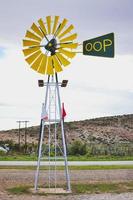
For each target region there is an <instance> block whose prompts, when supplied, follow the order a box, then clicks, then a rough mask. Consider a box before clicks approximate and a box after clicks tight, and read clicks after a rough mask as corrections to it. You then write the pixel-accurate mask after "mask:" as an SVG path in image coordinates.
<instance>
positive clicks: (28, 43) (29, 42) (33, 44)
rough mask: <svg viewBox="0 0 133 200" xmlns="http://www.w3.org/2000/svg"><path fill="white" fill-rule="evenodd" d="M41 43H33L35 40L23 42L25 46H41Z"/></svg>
mask: <svg viewBox="0 0 133 200" xmlns="http://www.w3.org/2000/svg"><path fill="white" fill-rule="evenodd" d="M39 45H40V42H37V41H33V40H23V46H24V47H26V46H39Z"/></svg>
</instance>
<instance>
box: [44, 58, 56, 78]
mask: <svg viewBox="0 0 133 200" xmlns="http://www.w3.org/2000/svg"><path fill="white" fill-rule="evenodd" d="M46 73H47V74H48V75H53V74H54V69H53V62H52V56H49V57H48V64H47V71H46Z"/></svg>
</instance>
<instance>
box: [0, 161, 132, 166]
mask: <svg viewBox="0 0 133 200" xmlns="http://www.w3.org/2000/svg"><path fill="white" fill-rule="evenodd" d="M36 165H37V162H36V161H0V166H36ZM48 165H49V162H48V161H42V162H41V166H48ZM50 165H51V166H52V165H55V162H54V161H51V162H50ZM56 165H57V166H63V165H64V162H63V161H57V162H56ZM68 165H69V166H92V165H96V166H98V165H99V166H103V165H106V166H109V165H133V161H69V162H68Z"/></svg>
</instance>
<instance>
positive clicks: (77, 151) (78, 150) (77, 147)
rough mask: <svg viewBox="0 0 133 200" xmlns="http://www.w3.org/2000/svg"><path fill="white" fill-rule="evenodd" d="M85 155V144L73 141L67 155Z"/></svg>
mask: <svg viewBox="0 0 133 200" xmlns="http://www.w3.org/2000/svg"><path fill="white" fill-rule="evenodd" d="M86 153H87V145H86V143H82V142H81V141H79V140H77V141H74V142H73V143H72V144H71V145H70V146H69V148H68V154H69V155H85V154H86Z"/></svg>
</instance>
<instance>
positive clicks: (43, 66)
mask: <svg viewBox="0 0 133 200" xmlns="http://www.w3.org/2000/svg"><path fill="white" fill-rule="evenodd" d="M47 60H48V57H47V56H46V55H45V54H44V55H43V58H42V61H41V64H40V66H39V68H38V70H37V72H39V73H41V74H46V68H47Z"/></svg>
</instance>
